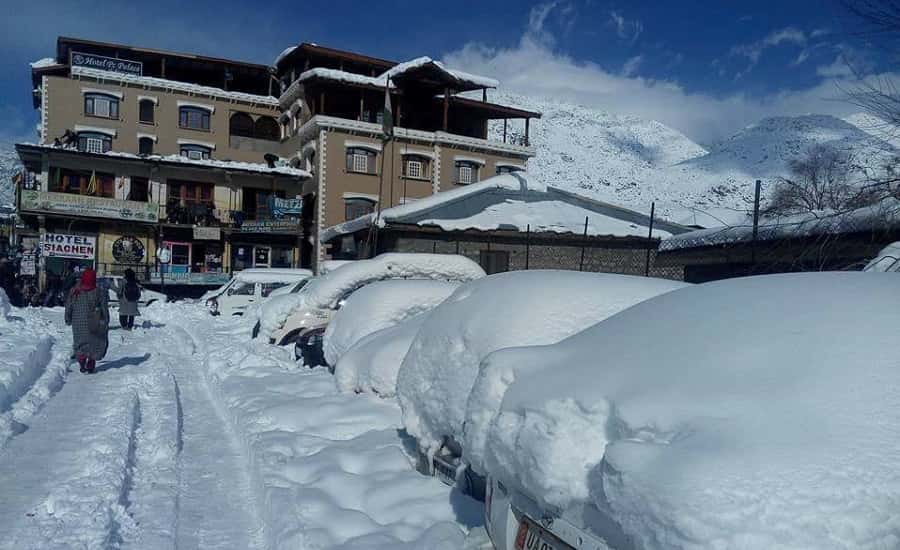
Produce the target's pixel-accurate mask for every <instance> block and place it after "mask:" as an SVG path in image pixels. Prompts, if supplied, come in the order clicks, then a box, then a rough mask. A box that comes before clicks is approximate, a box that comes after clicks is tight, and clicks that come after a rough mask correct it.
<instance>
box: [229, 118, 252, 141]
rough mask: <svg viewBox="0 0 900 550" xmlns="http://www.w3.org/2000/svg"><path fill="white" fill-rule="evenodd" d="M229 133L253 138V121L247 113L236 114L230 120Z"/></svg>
mask: <svg viewBox="0 0 900 550" xmlns="http://www.w3.org/2000/svg"><path fill="white" fill-rule="evenodd" d="M228 133H229V134H231V135H232V136H239V137H253V119H252V118H250V115H248V114H247V113H234V114H233V115H231V118H230V119H229V120H228Z"/></svg>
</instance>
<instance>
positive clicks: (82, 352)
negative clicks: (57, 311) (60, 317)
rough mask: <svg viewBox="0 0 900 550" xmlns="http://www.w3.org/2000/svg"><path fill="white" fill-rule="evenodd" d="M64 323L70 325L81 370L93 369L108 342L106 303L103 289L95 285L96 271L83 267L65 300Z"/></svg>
mask: <svg viewBox="0 0 900 550" xmlns="http://www.w3.org/2000/svg"><path fill="white" fill-rule="evenodd" d="M65 319H66V324H67V325H71V326H72V345H73V347H74V348H75V357H76V359H78V364H79V365H80V366H81V372H86V373H92V372H94V369H95V368H96V367H97V361H99V360H101V359H103V357H105V356H106V348H107V347H108V345H109V338H108V331H109V305H108V300H107V294H106V291H105V290H103V289H101V288H97V272H96V271H94V270H93V269H86V270H85V271H84V273H82V274H81V282H80V283H79V284H78V285H76V286H75V288H73V289H72V291H71V292H70V293H69V299H68V300H66V317H65Z"/></svg>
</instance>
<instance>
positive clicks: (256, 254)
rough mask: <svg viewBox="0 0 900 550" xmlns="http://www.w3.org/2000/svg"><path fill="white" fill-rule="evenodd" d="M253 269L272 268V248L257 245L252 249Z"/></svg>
mask: <svg viewBox="0 0 900 550" xmlns="http://www.w3.org/2000/svg"><path fill="white" fill-rule="evenodd" d="M253 267H272V247H271V246H264V245H257V246H254V247H253Z"/></svg>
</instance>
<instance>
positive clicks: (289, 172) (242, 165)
mask: <svg viewBox="0 0 900 550" xmlns="http://www.w3.org/2000/svg"><path fill="white" fill-rule="evenodd" d="M22 145H26V146H28V147H39V148H41V149H56V150H59V151H68V152H79V151H78V150H77V149H73V148H71V147H63V146H59V147H57V146H55V145H50V144H36V143H23V144H22ZM90 154H91V155H103V156H107V157H114V158H121V159H134V160H153V161H160V162H170V163H176V164H192V165H197V166H207V167H210V168H221V169H223V170H240V171H244V172H259V173H261V174H279V175H283V176H293V177H298V178H309V177H311V176H312V175H311V174H310V173H309V172H307V171H306V170H301V169H299V168H292V167H291V166H288V165H284V166H275V168H269V166H268V165H267V164H261V163H256V162H240V161H234V160H216V159H191V158H188V157H183V156H181V155H136V154H134V153H126V152H123V151H107V152H105V153H90Z"/></svg>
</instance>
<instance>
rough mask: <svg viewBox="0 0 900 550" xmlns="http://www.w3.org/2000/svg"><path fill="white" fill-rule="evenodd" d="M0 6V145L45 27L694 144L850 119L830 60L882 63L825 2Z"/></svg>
mask: <svg viewBox="0 0 900 550" xmlns="http://www.w3.org/2000/svg"><path fill="white" fill-rule="evenodd" d="M3 2H4V4H6V10H5V11H6V14H5V15H4V23H3V25H5V26H6V27H7V28H6V29H3V31H4V32H2V33H0V52H3V55H2V56H0V124H2V126H0V138H2V137H3V136H5V137H7V138H19V139H21V138H29V139H30V138H32V135H33V134H32V130H31V128H32V127H33V124H34V121H35V114H34V112H33V110H32V108H31V101H30V94H29V88H30V81H29V68H28V62H29V61H33V60H35V59H38V58H41V57H44V56H47V55H52V54H53V52H54V45H55V39H56V36H57V35H60V34H62V35H69V36H78V37H84V38H94V39H98V40H107V41H114V42H122V43H126V44H134V45H142V46H149V47H158V48H163V49H173V50H177V51H188V52H196V53H203V54H209V55H216V56H222V57H233V58H237V59H242V60H247V61H255V62H262V63H266V62H270V61H271V60H272V59H273V58H274V57H275V55H277V54H278V52H280V51H281V50H282V49H283V48H284V47H286V46H288V45H291V44H296V43H298V42H301V41H308V42H317V43H320V44H324V45H329V46H333V47H337V48H343V49H350V50H356V51H360V52H365V53H369V54H372V55H376V56H381V57H386V58H389V59H396V60H402V59H406V58H410V57H416V56H419V55H430V56H432V57H436V58H442V59H444V60H446V61H448V62H450V63H451V64H452V65H454V66H457V67H458V68H462V69H467V70H470V71H473V72H481V73H485V74H488V75H490V76H495V77H497V78H499V79H500V80H501V83H502V84H503V85H505V86H507V87H509V88H510V89H513V90H515V91H518V92H524V93H530V94H536V95H544V96H549V97H554V98H557V97H559V98H564V99H568V100H571V101H574V102H578V103H583V104H587V105H589V106H594V107H598V108H603V109H606V110H609V111H612V112H615V113H621V114H632V115H639V116H644V117H647V118H654V119H657V120H660V121H661V122H664V123H666V124H669V125H670V126H673V127H675V128H678V129H679V130H681V131H683V132H685V133H686V134H687V135H689V136H690V137H692V138H694V139H696V140H698V141H701V142H710V141H714V140H716V139H720V138H721V137H723V136H726V135H728V133H729V132H733V131H735V130H737V129H739V128H740V127H742V126H743V125H746V124H749V123H752V122H754V121H755V120H758V119H759V118H761V117H763V116H770V115H782V114H802V113H806V112H826V113H831V114H836V115H842V114H849V113H850V112H852V111H854V110H855V109H853V107H852V106H850V105H847V104H846V103H845V102H843V101H840V99H841V97H840V93H839V90H840V88H841V84H842V83H846V82H847V79H848V78H849V75H848V74H847V73H848V72H849V71H848V70H847V65H846V63H845V62H844V61H843V60H844V59H845V58H849V59H851V60H852V61H853V64H854V66H855V67H858V68H861V69H862V70H863V71H865V72H866V73H867V74H878V73H887V72H888V71H889V70H890V67H891V62H892V60H891V59H889V58H888V56H887V55H886V54H885V52H884V51H883V50H880V49H878V48H869V47H866V46H865V45H861V44H860V43H859V41H858V40H851V38H852V37H850V36H849V35H848V33H847V28H846V26H847V22H848V17H847V16H846V15H845V14H844V12H843V11H842V10H841V8H840V6H839V5H838V4H837V3H836V2H835V3H829V2H828V1H821V0H820V1H814V0H789V1H784V0H782V1H768V0H759V1H754V2H730V1H721V0H720V1H715V0H709V1H700V0H695V1H690V0H682V1H678V2H669V1H657V2H649V1H643V2H642V1H635V0H632V1H628V2H626V1H619V2H610V1H605V0H572V1H562V0H561V1H559V2H549V3H547V2H518V1H514V0H508V1H496V2H485V1H469V0H457V1H456V2H453V3H450V4H448V3H443V2H421V1H419V2H407V1H399V0H392V1H384V2H371V1H368V2H357V1H354V0H348V1H344V2H333V1H328V2H325V1H318V0H304V1H302V2H298V1H297V0H292V1H282V0H273V1H268V2H265V3H262V2H259V3H257V2H228V1H223V0H218V1H214V2H213V1H206V0H196V1H193V2H190V3H186V2H175V1H169V0H157V1H154V2H134V3H124V2H123V3H116V2H111V1H106V2H96V1H93V0H83V1H80V2H74V1H71V0H69V1H41V0H32V1H31V2H27V3H20V2H13V1H12V0H3Z"/></svg>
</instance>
